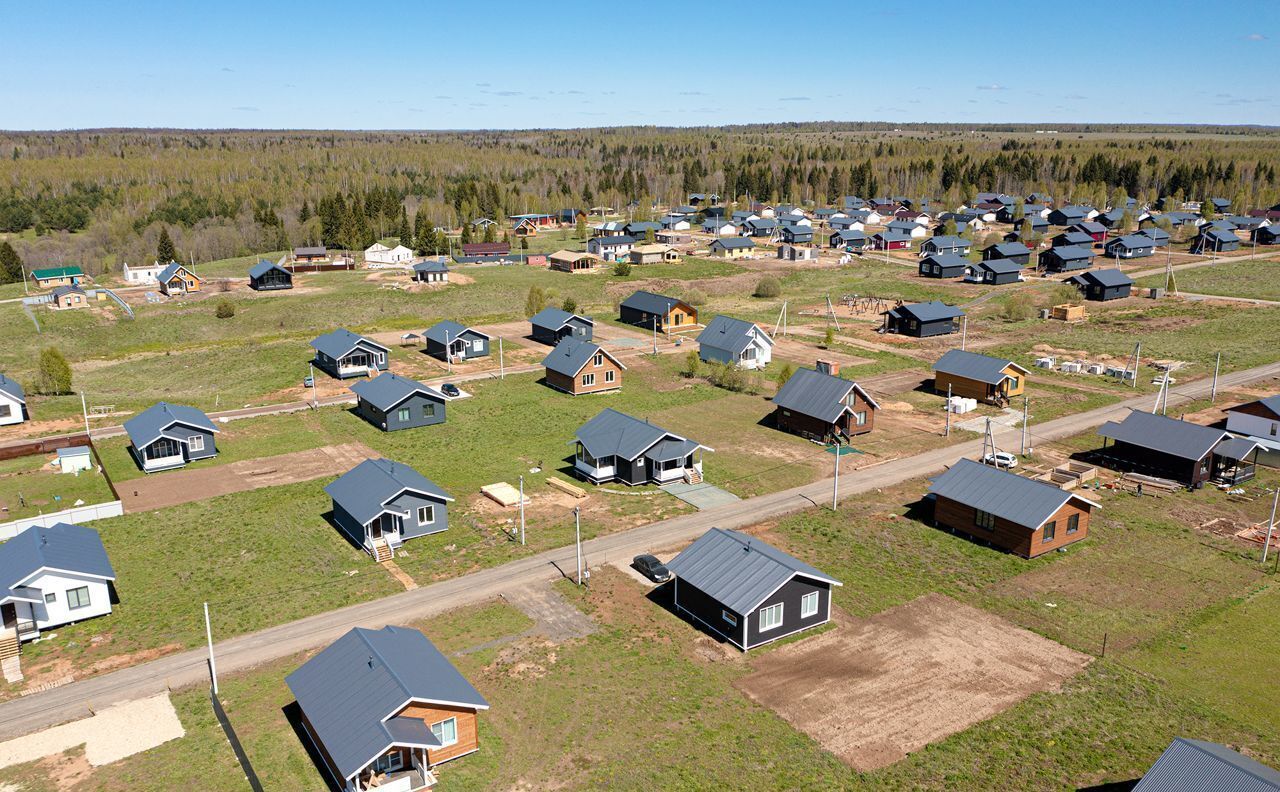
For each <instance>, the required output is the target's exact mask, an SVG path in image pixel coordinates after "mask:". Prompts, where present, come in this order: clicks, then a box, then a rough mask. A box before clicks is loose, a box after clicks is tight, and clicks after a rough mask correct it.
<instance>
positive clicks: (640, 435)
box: [573, 408, 714, 486]
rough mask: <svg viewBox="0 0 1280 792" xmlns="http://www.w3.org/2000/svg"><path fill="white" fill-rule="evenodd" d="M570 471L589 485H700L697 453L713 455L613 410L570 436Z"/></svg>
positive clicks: (699, 464)
mask: <svg viewBox="0 0 1280 792" xmlns="http://www.w3.org/2000/svg"><path fill="white" fill-rule="evenodd" d="M574 444H575V448H574V457H573V470H574V473H575V474H576V475H578V476H579V477H581V478H584V479H586V480H587V481H590V482H591V483H593V484H604V483H607V482H610V481H618V482H621V483H623V484H626V485H628V486H637V485H643V484H669V483H671V482H673V481H685V482H687V483H690V484H699V483H701V482H702V452H703V451H712V450H714V449H711V448H708V447H707V446H704V445H702V444H701V443H699V442H697V441H696V440H690V439H688V438H686V437H683V436H681V435H678V434H676V433H675V432H669V431H667V430H666V429H663V428H662V427H660V426H655V425H654V424H651V423H649V422H648V421H642V420H640V419H639V418H633V417H631V416H630V415H627V414H626V413H621V412H618V411H617V410H614V409H612V408H606V409H604V410H601V411H600V413H599V414H597V415H596V416H595V417H594V418H592V419H591V420H590V421H587V422H586V423H585V424H583V425H582V426H581V427H579V428H578V431H577V433H576V434H575V435H574Z"/></svg>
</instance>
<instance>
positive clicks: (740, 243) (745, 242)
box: [711, 237, 756, 250]
mask: <svg viewBox="0 0 1280 792" xmlns="http://www.w3.org/2000/svg"><path fill="white" fill-rule="evenodd" d="M716 245H719V246H720V247H722V248H726V249H729V250H732V249H734V248H753V247H755V246H756V243H755V242H752V241H751V239H750V238H748V237H722V238H720V239H714V240H712V242H711V246H712V247H715V246H716Z"/></svg>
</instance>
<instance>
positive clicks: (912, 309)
mask: <svg viewBox="0 0 1280 792" xmlns="http://www.w3.org/2000/svg"><path fill="white" fill-rule="evenodd" d="M888 313H891V314H894V315H897V316H901V315H902V314H908V315H910V316H914V317H915V318H916V319H917V320H918V321H921V322H937V321H940V320H942V319H956V318H958V317H961V316H964V311H962V310H960V309H959V308H957V307H956V306H954V305H947V304H946V303H944V302H941V301H939V300H931V301H929V302H923V303H912V304H910V305H902V306H899V307H897V308H894V309H892V310H890V311H888Z"/></svg>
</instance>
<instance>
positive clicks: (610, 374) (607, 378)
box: [604, 369, 614, 382]
mask: <svg viewBox="0 0 1280 792" xmlns="http://www.w3.org/2000/svg"><path fill="white" fill-rule="evenodd" d="M613 380H614V374H613V370H612V369H610V370H609V371H606V372H605V373H604V381H605V382H613Z"/></svg>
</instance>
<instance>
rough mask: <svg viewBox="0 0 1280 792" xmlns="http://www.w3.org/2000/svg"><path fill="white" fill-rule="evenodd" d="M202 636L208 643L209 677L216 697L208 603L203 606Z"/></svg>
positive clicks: (214, 663)
mask: <svg viewBox="0 0 1280 792" xmlns="http://www.w3.org/2000/svg"><path fill="white" fill-rule="evenodd" d="M204 636H205V639H206V640H207V641H208V642H209V677H210V678H211V679H212V680H213V695H215V696H216V695H218V664H217V663H216V662H215V661H214V659H213V628H212V627H211V626H210V625H209V603H207V602H206V603H205V604H204Z"/></svg>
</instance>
